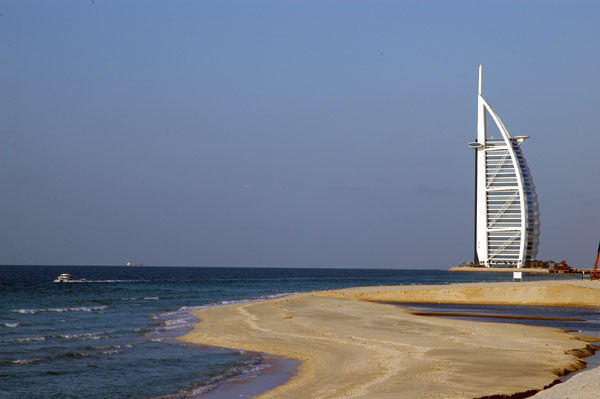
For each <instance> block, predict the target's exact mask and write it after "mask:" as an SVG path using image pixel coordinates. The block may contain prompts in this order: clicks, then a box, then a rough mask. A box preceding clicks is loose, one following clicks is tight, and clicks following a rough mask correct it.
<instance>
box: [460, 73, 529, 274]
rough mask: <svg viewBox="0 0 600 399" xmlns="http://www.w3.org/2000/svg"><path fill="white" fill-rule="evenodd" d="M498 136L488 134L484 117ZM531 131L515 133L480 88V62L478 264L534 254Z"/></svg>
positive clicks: (515, 263) (524, 260)
mask: <svg viewBox="0 0 600 399" xmlns="http://www.w3.org/2000/svg"><path fill="white" fill-rule="evenodd" d="M488 114H489V116H491V119H492V120H493V121H494V123H495V124H496V126H497V127H498V130H499V131H500V137H496V138H493V137H488V136H487V123H486V117H487V115H488ZM528 138H529V136H515V137H511V136H510V134H509V133H508V130H507V129H506V127H505V126H504V124H503V123H502V121H501V120H500V118H499V117H498V115H497V114H496V112H494V110H493V109H492V107H491V106H490V105H489V104H488V102H487V101H486V100H485V99H484V98H483V96H482V94H481V65H480V66H479V93H478V95H477V141H474V142H471V143H469V147H471V148H473V149H474V150H475V243H474V246H475V254H474V258H475V259H474V261H475V263H476V264H480V265H482V266H487V267H494V266H495V267H502V266H508V267H523V266H528V265H529V262H530V261H532V260H535V259H536V256H537V251H538V242H539V234H540V233H539V224H540V223H539V211H538V202H537V194H536V193H535V186H534V185H533V180H532V178H531V174H530V173H529V168H528V167H527V163H526V162H525V158H524V157H523V153H522V152H521V145H522V144H523V142H524V141H525V139H528Z"/></svg>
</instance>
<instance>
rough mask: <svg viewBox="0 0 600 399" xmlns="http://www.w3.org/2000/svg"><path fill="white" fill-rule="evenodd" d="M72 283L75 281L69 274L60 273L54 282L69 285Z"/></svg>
mask: <svg viewBox="0 0 600 399" xmlns="http://www.w3.org/2000/svg"><path fill="white" fill-rule="evenodd" d="M73 281H75V279H74V278H73V276H71V275H70V274H69V273H62V274H61V275H60V276H58V277H57V278H56V280H54V282H55V283H70V282H73Z"/></svg>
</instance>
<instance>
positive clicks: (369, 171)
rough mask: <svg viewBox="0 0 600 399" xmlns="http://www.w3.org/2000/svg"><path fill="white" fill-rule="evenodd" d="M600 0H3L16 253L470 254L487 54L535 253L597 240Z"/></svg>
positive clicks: (314, 263) (381, 257)
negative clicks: (531, 199) (529, 184)
mask: <svg viewBox="0 0 600 399" xmlns="http://www.w3.org/2000/svg"><path fill="white" fill-rule="evenodd" d="M599 11H600V6H599V3H597V2H593V1H453V2H448V1H439V2H438V1H402V2H395V1H303V2H300V1H274V0H273V1H138V2H121V1H104V0H96V1H0V13H1V14H2V15H1V16H0V71H1V73H0V93H2V94H1V95H0V183H1V186H2V190H0V203H1V204H2V206H1V207H0V220H2V223H1V226H2V229H0V254H1V259H0V263H2V264H86V265H87V264H96V265H112V264H115V265H118V264H123V263H125V262H126V261H127V260H131V261H134V262H143V263H145V264H147V265H185V266H285V267H373V268H376V267H377V268H379V267H392V268H430V267H447V266H452V265H455V264H459V263H461V262H462V261H464V260H467V259H470V257H471V256H472V252H473V251H472V241H473V237H472V234H473V233H472V223H473V219H472V217H473V216H472V214H473V212H472V206H473V187H472V181H473V154H472V150H470V149H469V148H468V147H467V146H466V143H467V142H468V141H471V140H473V139H474V138H475V133H476V132H475V130H476V94H477V68H478V66H479V64H483V66H484V82H483V86H484V87H483V90H484V95H485V97H486V99H487V100H488V102H489V103H490V104H491V105H492V107H494V109H495V110H496V112H497V113H498V114H499V115H500V117H501V118H502V119H503V121H504V123H505V125H506V126H507V128H508V130H509V131H510V132H511V134H512V135H530V136H532V139H531V140H528V141H527V142H526V143H525V144H524V146H523V151H524V155H525V157H526V158H527V160H528V164H529V167H530V169H531V172H532V175H533V178H534V182H535V184H536V188H537V192H538V195H539V202H540V213H541V217H540V219H541V237H540V248H539V254H538V258H540V259H553V260H556V261H559V260H561V259H566V260H567V261H568V262H569V263H570V264H573V265H576V266H584V265H590V264H592V262H593V260H594V259H595V250H596V247H597V243H598V240H599V239H600V228H599V226H598V222H599V221H598V217H597V215H598V213H597V205H598V203H599V201H600V186H598V184H597V182H598V177H597V176H598V169H599V167H598V159H599V157H600V153H599V151H598V148H600V135H599V134H598V129H597V121H596V109H597V107H598V105H599V104H600V95H599V93H600V90H599V89H600V87H599V86H600V85H599V83H600V80H599V78H598V72H597V71H598V70H600V58H599V57H600V56H599V54H598V51H597V39H598V37H600V25H598V23H597V17H598V15H600V14H599Z"/></svg>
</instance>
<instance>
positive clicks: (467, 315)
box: [396, 303, 600, 382]
mask: <svg viewBox="0 0 600 399" xmlns="http://www.w3.org/2000/svg"><path fill="white" fill-rule="evenodd" d="M396 305H397V304H396ZM400 306H405V307H408V308H410V309H411V310H412V311H414V312H415V313H416V314H422V315H427V316H436V317H446V318H450V319H459V320H471V321H481V322H494V323H511V324H524V325H529V326H538V327H553V328H559V329H561V330H565V331H568V332H570V333H572V334H576V335H585V336H588V337H596V338H598V340H597V341H596V342H594V344H595V345H596V346H600V309H597V308H595V309H591V308H568V307H553V306H508V305H462V304H422V303H402V304H400ZM584 360H585V362H586V364H587V365H586V368H585V369H582V370H579V371H577V372H574V373H570V374H567V375H565V376H563V377H561V381H563V382H564V381H566V380H568V379H569V378H572V377H573V376H575V375H576V374H578V373H580V372H583V371H585V370H589V369H591V368H596V367H599V366H600V351H596V352H595V353H594V354H593V355H592V356H589V357H586V358H585V359H584Z"/></svg>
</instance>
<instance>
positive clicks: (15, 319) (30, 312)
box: [0, 266, 512, 399]
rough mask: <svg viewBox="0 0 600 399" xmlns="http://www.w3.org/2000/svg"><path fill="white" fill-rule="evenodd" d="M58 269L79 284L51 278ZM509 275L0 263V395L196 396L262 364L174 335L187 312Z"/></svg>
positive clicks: (188, 320)
mask: <svg viewBox="0 0 600 399" xmlns="http://www.w3.org/2000/svg"><path fill="white" fill-rule="evenodd" d="M60 273H70V274H72V275H73V276H74V277H75V279H77V280H78V282H74V283H66V284H57V283H53V280H54V279H55V278H56V277H57V276H58V275H59V274H60ZM511 278H512V277H511V276H510V275H503V274H486V273H481V274H479V273H449V272H447V271H434V270H429V271H425V270H358V269H286V268H276V269H275V268H180V267H92V266H88V267H84V266H80V267H78V266H0V398H21V397H23V398H25V397H27V398H81V397H85V398H90V399H91V398H107V397H112V398H161V397H165V398H191V397H199V398H202V396H203V394H205V393H206V392H209V391H211V390H213V389H214V388H215V387H216V388H217V390H218V389H219V387H221V386H223V384H224V383H225V382H226V381H228V379H230V378H231V377H234V376H235V377H236V378H238V379H239V377H240V376H243V375H245V374H249V373H256V372H257V371H260V370H261V368H265V367H268V366H269V364H268V363H266V362H265V361H264V359H263V357H262V356H261V355H260V354H253V353H239V352H235V351H231V350H225V349H219V348H206V347H195V346H191V345H185V344H182V343H179V342H176V341H175V340H174V337H177V336H180V335H182V334H183V333H184V332H185V331H187V330H188V329H189V328H190V326H191V325H192V324H193V323H195V322H197V320H196V319H195V318H194V317H192V316H191V315H189V314H188V312H189V311H191V310H194V309H197V308H199V307H203V306H218V305H219V304H224V303H229V302H231V301H247V300H254V299H260V298H268V297H271V296H277V295H281V294H285V293H294V292H305V291H313V290H322V289H334V288H343V287H351V286H368V285H396V284H404V285H406V284H446V283H454V282H468V281H509V280H511ZM213 394H214V391H212V393H211V395H213Z"/></svg>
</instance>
